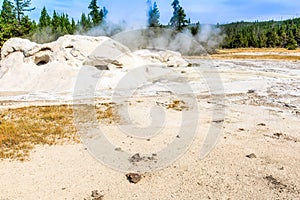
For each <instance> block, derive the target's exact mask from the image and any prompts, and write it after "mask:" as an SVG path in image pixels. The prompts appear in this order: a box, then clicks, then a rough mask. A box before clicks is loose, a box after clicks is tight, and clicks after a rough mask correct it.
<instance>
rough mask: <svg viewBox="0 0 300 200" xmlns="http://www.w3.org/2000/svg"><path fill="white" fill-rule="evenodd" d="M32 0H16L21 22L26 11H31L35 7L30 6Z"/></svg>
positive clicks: (18, 17) (18, 16)
mask: <svg viewBox="0 0 300 200" xmlns="http://www.w3.org/2000/svg"><path fill="white" fill-rule="evenodd" d="M30 5H31V0H15V7H16V14H17V20H18V22H19V23H21V20H22V18H23V16H24V12H30V11H33V10H34V9H35V7H33V8H30Z"/></svg>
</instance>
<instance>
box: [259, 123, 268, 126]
mask: <svg viewBox="0 0 300 200" xmlns="http://www.w3.org/2000/svg"><path fill="white" fill-rule="evenodd" d="M257 126H266V124H265V123H259V124H257Z"/></svg>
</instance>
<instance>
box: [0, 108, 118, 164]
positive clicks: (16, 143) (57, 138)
mask: <svg viewBox="0 0 300 200" xmlns="http://www.w3.org/2000/svg"><path fill="white" fill-rule="evenodd" d="M96 112H97V118H98V120H99V121H101V122H102V120H106V121H108V122H110V123H111V121H114V120H117V119H118V117H117V116H116V114H115V112H114V109H113V107H112V106H107V105H102V106H100V107H97V108H96ZM79 142H80V140H79V137H78V135H77V134H76V128H75V126H74V123H73V108H72V106H67V105H60V106H39V107H37V106H31V107H24V108H17V109H8V110H4V111H2V112H1V114H0V145H1V146H0V159H16V160H24V159H26V158H28V156H29V154H30V151H31V150H32V149H33V148H34V147H35V145H56V144H66V143H69V144H74V143H79Z"/></svg>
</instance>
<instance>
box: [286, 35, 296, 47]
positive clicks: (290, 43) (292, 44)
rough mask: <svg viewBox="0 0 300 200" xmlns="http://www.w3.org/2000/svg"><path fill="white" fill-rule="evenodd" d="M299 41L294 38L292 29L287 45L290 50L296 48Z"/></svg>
mask: <svg viewBox="0 0 300 200" xmlns="http://www.w3.org/2000/svg"><path fill="white" fill-rule="evenodd" d="M297 46H298V45H297V41H296V40H295V38H294V34H293V32H292V31H291V30H290V32H289V35H288V40H287V45H286V48H287V49H288V50H295V49H296V48H297Z"/></svg>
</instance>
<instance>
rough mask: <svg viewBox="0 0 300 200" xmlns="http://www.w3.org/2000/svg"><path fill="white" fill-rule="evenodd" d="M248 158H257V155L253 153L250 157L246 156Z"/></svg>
mask: <svg viewBox="0 0 300 200" xmlns="http://www.w3.org/2000/svg"><path fill="white" fill-rule="evenodd" d="M246 157H247V158H256V155H255V154H254V153H251V154H249V155H246Z"/></svg>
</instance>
